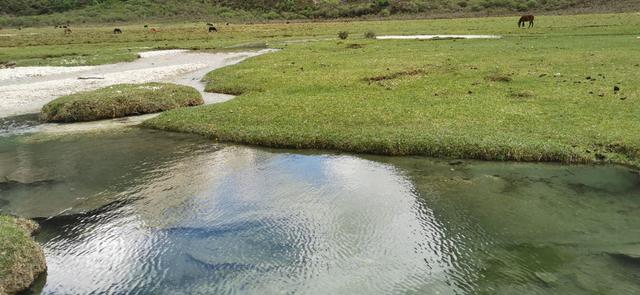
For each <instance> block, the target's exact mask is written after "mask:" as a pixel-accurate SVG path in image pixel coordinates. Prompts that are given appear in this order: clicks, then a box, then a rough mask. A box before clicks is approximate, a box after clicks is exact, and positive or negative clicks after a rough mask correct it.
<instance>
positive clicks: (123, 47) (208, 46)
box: [0, 14, 638, 66]
mask: <svg viewBox="0 0 640 295" xmlns="http://www.w3.org/2000/svg"><path fill="white" fill-rule="evenodd" d="M637 19H638V17H637V15H636V14H605V15H597V16H595V17H590V16H564V17H559V16H538V17H537V18H536V26H537V27H536V28H535V29H533V30H522V29H518V28H517V27H516V24H517V21H518V17H517V16H514V17H500V18H497V17H491V18H481V19H471V18H468V19H442V20H389V21H379V20H378V21H332V22H319V23H290V24H286V23H270V24H253V25H251V24H230V25H229V26H226V25H222V24H219V26H218V29H219V32H218V33H215V34H209V33H207V28H206V26H205V25H204V23H203V22H198V23H193V22H189V23H172V24H166V23H149V24H148V25H149V27H152V28H158V29H159V30H160V32H158V33H150V32H149V30H148V29H145V28H144V27H143V24H129V25H102V26H96V25H92V26H73V33H72V34H70V35H65V34H64V32H63V30H62V29H54V28H53V27H51V26H49V27H41V28H26V29H23V30H17V29H4V30H0V63H3V62H9V61H14V62H16V63H17V65H18V66H39V65H54V66H77V65H98V64H109V63H116V62H122V61H131V60H134V59H136V58H137V53H138V52H140V51H148V50H155V49H174V48H185V49H193V50H205V51H228V50H243V49H247V48H248V49H252V48H255V47H256V46H257V44H259V45H260V46H262V45H266V46H269V47H272V48H286V47H288V46H287V45H288V44H291V43H294V42H312V41H314V40H324V39H335V40H337V38H338V37H337V34H338V32H340V31H346V32H349V35H350V38H351V39H353V38H363V37H364V33H365V32H369V31H371V32H374V33H375V34H377V35H385V34H426V33H437V34H444V33H450V34H458V33H459V34H469V33H471V34H481V33H495V34H500V35H504V36H507V37H528V38H543V40H544V37H545V36H547V35H551V36H563V35H596V36H597V35H622V34H636V33H637V31H635V30H634V29H633V24H637V22H638V21H637ZM115 27H119V28H121V29H122V30H123V31H124V33H123V34H121V35H120V34H118V35H114V34H113V29H114V28H115ZM296 44H297V43H296Z"/></svg>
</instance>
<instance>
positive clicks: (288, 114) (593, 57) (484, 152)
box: [147, 14, 640, 165]
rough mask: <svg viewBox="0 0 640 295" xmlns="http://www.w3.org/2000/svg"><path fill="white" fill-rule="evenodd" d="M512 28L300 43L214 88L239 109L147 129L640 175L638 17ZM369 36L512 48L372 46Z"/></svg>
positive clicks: (228, 71)
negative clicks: (612, 166)
mask: <svg viewBox="0 0 640 295" xmlns="http://www.w3.org/2000/svg"><path fill="white" fill-rule="evenodd" d="M513 21H514V19H512V18H489V19H464V20H436V21H407V22H398V23H390V24H389V26H388V27H386V30H381V29H376V26H377V25H379V24H368V26H367V25H365V26H363V27H358V28H357V29H354V30H351V31H352V32H355V34H352V36H353V38H350V39H348V40H345V41H338V40H328V41H321V42H314V43H306V44H290V45H288V46H286V49H285V50H282V51H280V52H277V53H273V54H269V55H267V56H261V57H258V58H255V59H252V60H249V61H247V62H245V63H242V64H240V65H238V66H234V67H230V68H225V69H222V70H219V71H216V72H213V73H211V74H210V75H208V76H207V77H206V80H207V81H208V83H209V84H208V90H209V91H218V92H226V93H233V94H242V95H241V96H240V97H238V98H236V99H235V100H233V101H230V102H227V103H224V104H221V105H212V106H204V107H200V108H196V109H183V110H175V111H171V112H168V113H166V114H163V115H162V116H160V117H158V118H156V119H153V120H152V121H150V122H149V123H148V124H147V125H148V126H152V127H155V128H161V129H166V130H174V131H186V132H193V133H198V134H203V135H206V136H210V137H212V138H215V139H217V140H222V141H231V142H240V143H246V144H255V145H265V146H272V147H289V148H318V149H332V150H343V151H350V152H360V153H376V154H390V155H414V154H418V155H428V156H444V157H452V158H477V159H486V160H518V161H562V162H569V163H576V162H581V163H585V162H615V163H625V164H631V165H637V164H638V159H640V133H639V131H640V120H638V119H639V118H640V102H639V101H638V94H640V92H639V91H640V88H638V85H637V83H636V82H635V81H637V80H638V78H640V65H638V63H640V52H639V51H637V50H635V49H636V48H637V46H638V45H640V40H638V39H637V38H636V33H637V29H636V28H637V27H638V24H639V23H640V16H638V15H636V14H621V15H592V16H572V17H540V18H539V19H538V26H537V27H536V28H534V29H530V30H522V29H520V30H518V29H517V28H515V25H514V24H513ZM359 25H363V24H359ZM365 27H374V28H373V31H375V32H376V33H377V34H378V35H380V34H387V33H402V34H409V33H417V32H420V33H459V34H500V35H503V36H504V38H503V39H500V40H438V41H414V40H404V41H400V40H384V41H383V40H368V39H364V38H363V37H362V34H361V29H362V28H365ZM359 29H360V30H359ZM616 87H617V88H616ZM614 89H619V90H617V91H615V90H614Z"/></svg>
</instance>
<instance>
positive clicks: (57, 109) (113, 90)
mask: <svg viewBox="0 0 640 295" xmlns="http://www.w3.org/2000/svg"><path fill="white" fill-rule="evenodd" d="M203 103H204V101H203V99H202V95H200V93H199V92H198V91H197V90H196V89H195V88H193V87H189V86H182V85H176V84H169V83H145V84H119V85H113V86H109V87H105V88H102V89H98V90H94V91H86V92H79V93H75V94H71V95H67V96H62V97H60V98H57V99H55V100H53V101H51V102H50V103H48V104H46V105H45V106H44V107H43V108H42V114H41V117H42V119H43V120H45V121H47V122H79V121H94V120H100V119H109V118H119V117H124V116H130V115H141V114H148V113H156V112H161V111H166V110H170V109H175V108H179V107H187V106H196V105H201V104H203Z"/></svg>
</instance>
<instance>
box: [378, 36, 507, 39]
mask: <svg viewBox="0 0 640 295" xmlns="http://www.w3.org/2000/svg"><path fill="white" fill-rule="evenodd" d="M500 38H502V36H498V35H389V36H378V37H376V39H378V40H451V39H500Z"/></svg>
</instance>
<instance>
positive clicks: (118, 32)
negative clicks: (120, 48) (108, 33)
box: [113, 28, 122, 34]
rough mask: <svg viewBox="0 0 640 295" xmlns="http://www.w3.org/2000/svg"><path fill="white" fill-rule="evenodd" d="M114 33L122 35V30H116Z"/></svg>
mask: <svg viewBox="0 0 640 295" xmlns="http://www.w3.org/2000/svg"><path fill="white" fill-rule="evenodd" d="M113 33H114V34H122V30H121V29H119V28H115V29H113Z"/></svg>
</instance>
